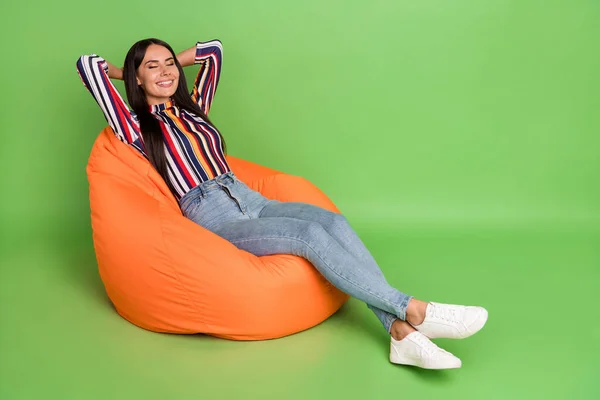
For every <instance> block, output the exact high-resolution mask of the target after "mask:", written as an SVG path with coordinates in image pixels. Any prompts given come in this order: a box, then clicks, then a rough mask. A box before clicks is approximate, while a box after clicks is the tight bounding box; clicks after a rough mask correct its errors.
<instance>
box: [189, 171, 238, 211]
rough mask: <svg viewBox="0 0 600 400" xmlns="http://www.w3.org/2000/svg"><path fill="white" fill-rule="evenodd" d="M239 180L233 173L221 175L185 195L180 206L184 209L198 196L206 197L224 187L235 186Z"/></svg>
mask: <svg viewBox="0 0 600 400" xmlns="http://www.w3.org/2000/svg"><path fill="white" fill-rule="evenodd" d="M236 180H237V177H236V176H235V174H234V173H233V171H229V172H226V173H224V174H222V175H219V176H217V177H215V178H213V179H211V180H208V181H204V182H202V183H201V184H199V185H198V186H196V187H195V188H193V189H192V190H190V191H189V192H187V193H186V194H184V195H183V197H182V198H181V199H179V205H180V206H181V207H182V208H184V207H185V206H186V205H187V204H186V203H188V202H190V201H192V199H194V198H195V197H196V196H202V197H206V194H207V193H208V192H210V191H213V190H219V189H221V188H222V187H223V186H228V185H231V184H233V183H234V182H235V181H236Z"/></svg>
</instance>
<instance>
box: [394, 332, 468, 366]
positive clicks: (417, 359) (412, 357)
mask: <svg viewBox="0 0 600 400" xmlns="http://www.w3.org/2000/svg"><path fill="white" fill-rule="evenodd" d="M390 361H391V362H392V363H394V364H403V365H414V366H416V367H421V368H426V369H450V368H460V367H461V365H462V362H461V361H460V359H459V358H458V357H455V356H454V355H453V354H451V353H448V352H447V351H446V350H443V349H441V348H439V347H438V346H436V345H435V344H434V343H433V342H432V341H431V340H429V339H428V338H427V337H426V336H425V335H423V334H422V333H420V332H412V333H409V334H408V335H406V337H405V338H404V339H402V340H396V339H394V338H392V343H391V344H390Z"/></svg>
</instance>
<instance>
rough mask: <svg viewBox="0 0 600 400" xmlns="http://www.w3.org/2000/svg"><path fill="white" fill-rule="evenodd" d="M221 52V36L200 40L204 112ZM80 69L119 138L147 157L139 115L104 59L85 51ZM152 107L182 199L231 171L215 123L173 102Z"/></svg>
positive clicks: (198, 84) (199, 96)
mask: <svg viewBox="0 0 600 400" xmlns="http://www.w3.org/2000/svg"><path fill="white" fill-rule="evenodd" d="M222 54H223V49H222V46H221V42H220V41H218V40H213V41H209V42H198V43H197V44H196V58H195V64H200V70H199V71H198V75H197V77H196V80H195V82H194V88H193V89H192V92H191V96H192V99H193V100H194V101H195V102H196V103H198V105H199V106H200V109H201V110H202V111H203V112H204V113H205V114H206V115H208V112H209V110H210V106H211V104H212V100H213V98H214V95H215V91H216V89H217V84H218V83H219V76H220V74H221V60H222ZM77 72H78V73H79V76H80V77H81V80H82V81H83V84H84V86H85V87H86V88H87V89H88V90H89V92H90V93H91V94H92V96H93V97H94V99H95V100H96V102H97V103H98V105H99V106H100V108H101V109H102V112H103V113H104V116H105V117H106V120H107V121H108V124H109V125H110V127H111V128H112V129H113V131H114V133H115V135H116V136H117V138H119V140H121V141H122V142H124V143H126V144H129V145H131V146H132V147H134V148H135V149H136V150H138V151H139V152H140V153H142V155H144V157H146V158H148V156H147V154H146V152H145V148H144V143H143V139H142V136H141V133H140V132H141V131H140V124H139V120H138V118H137V116H136V115H135V112H134V111H133V110H131V109H130V108H129V107H128V106H127V104H126V103H125V101H123V98H122V97H121V96H120V95H119V92H118V91H117V89H116V88H115V86H114V85H113V84H112V82H111V81H110V79H109V77H108V64H107V63H106V61H105V60H104V59H103V58H102V57H100V56H97V55H96V54H92V55H86V56H81V57H80V58H79V60H78V61H77ZM150 111H151V113H152V115H153V116H154V117H155V118H156V119H157V120H158V121H159V125H160V128H161V130H162V133H163V138H164V143H165V154H166V157H167V169H168V176H169V180H170V183H171V185H172V186H173V188H174V189H175V191H176V193H175V195H176V197H177V198H178V200H179V199H181V197H183V195H185V194H186V193H187V192H188V191H190V190H191V189H193V188H194V187H196V186H198V185H199V184H200V183H202V182H204V181H207V180H210V179H212V178H215V177H216V176H219V175H222V174H224V173H226V172H229V171H230V168H229V165H228V164H227V161H226V160H225V156H224V154H223V146H222V143H221V138H220V136H219V133H218V131H217V129H216V128H215V127H214V126H212V125H210V124H209V123H207V122H206V121H204V120H203V119H202V118H200V117H199V116H196V115H195V114H192V113H189V112H188V111H186V110H181V109H180V108H179V107H177V105H175V104H174V103H173V101H169V102H167V103H163V104H158V105H152V106H150Z"/></svg>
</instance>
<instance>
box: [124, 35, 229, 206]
mask: <svg viewBox="0 0 600 400" xmlns="http://www.w3.org/2000/svg"><path fill="white" fill-rule="evenodd" d="M151 44H156V45H159V46H163V47H165V48H167V49H168V50H169V51H170V52H171V54H172V55H173V59H174V60H175V65H177V69H178V70H179V84H178V86H177V90H176V91H175V94H174V95H173V97H172V100H173V101H174V102H175V105H177V106H178V107H179V108H180V109H183V110H186V111H188V112H190V113H192V114H194V115H196V116H198V117H201V118H202V119H203V120H204V121H206V122H207V123H209V124H210V125H212V126H213V127H214V124H213V123H212V122H211V121H210V120H209V119H208V116H206V114H204V113H203V112H202V110H201V109H200V106H198V104H197V103H195V102H194V101H193V100H192V97H191V96H190V94H189V93H188V89H187V82H186V80H185V74H184V72H183V68H182V67H181V64H179V61H178V60H177V55H176V54H175V52H174V51H173V49H172V48H171V46H169V44H168V43H166V42H163V41H162V40H159V39H154V38H151V39H144V40H140V41H139V42H137V43H135V44H134V45H133V46H131V49H129V51H128V52H127V56H125V63H124V64H123V81H124V82H125V91H126V92H127V100H128V101H129V106H130V107H131V108H132V109H133V111H134V112H135V113H136V114H137V116H138V118H139V121H140V128H141V131H142V136H143V140H144V146H145V149H146V154H147V155H148V158H149V160H150V163H151V164H152V165H153V166H154V168H156V170H157V171H158V173H159V174H160V176H161V177H162V178H163V179H164V181H165V182H166V183H167V185H168V186H169V189H170V190H171V192H172V193H173V195H175V193H176V192H175V190H174V188H173V185H171V182H170V180H169V175H168V173H167V157H166V155H165V142H164V139H163V134H162V131H161V129H160V124H159V123H158V120H157V119H156V118H154V117H153V116H152V113H151V112H150V106H149V105H148V101H147V100H146V93H145V92H144V90H143V89H142V88H141V86H139V85H138V84H137V80H136V71H137V69H138V67H139V66H140V64H141V63H142V60H143V59H144V56H145V55H146V50H147V49H148V47H149V46H150V45H151ZM217 133H219V132H218V130H217ZM219 136H221V143H222V145H223V152H226V146H225V140H224V139H223V136H222V135H221V133H219Z"/></svg>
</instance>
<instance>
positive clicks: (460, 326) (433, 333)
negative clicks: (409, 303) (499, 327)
mask: <svg viewBox="0 0 600 400" xmlns="http://www.w3.org/2000/svg"><path fill="white" fill-rule="evenodd" d="M487 319H488V312H487V310H486V309H485V308H483V307H474V306H459V305H454V304H439V303H429V304H428V305H427V311H426V313H425V320H424V321H423V323H422V324H421V325H413V326H414V328H415V329H416V330H418V331H419V332H421V333H422V334H424V335H425V336H427V337H428V338H430V339H436V338H447V339H464V338H466V337H469V336H471V335H473V334H474V333H476V332H477V331H479V330H480V329H481V328H483V326H484V325H485V323H486V321H487Z"/></svg>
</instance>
